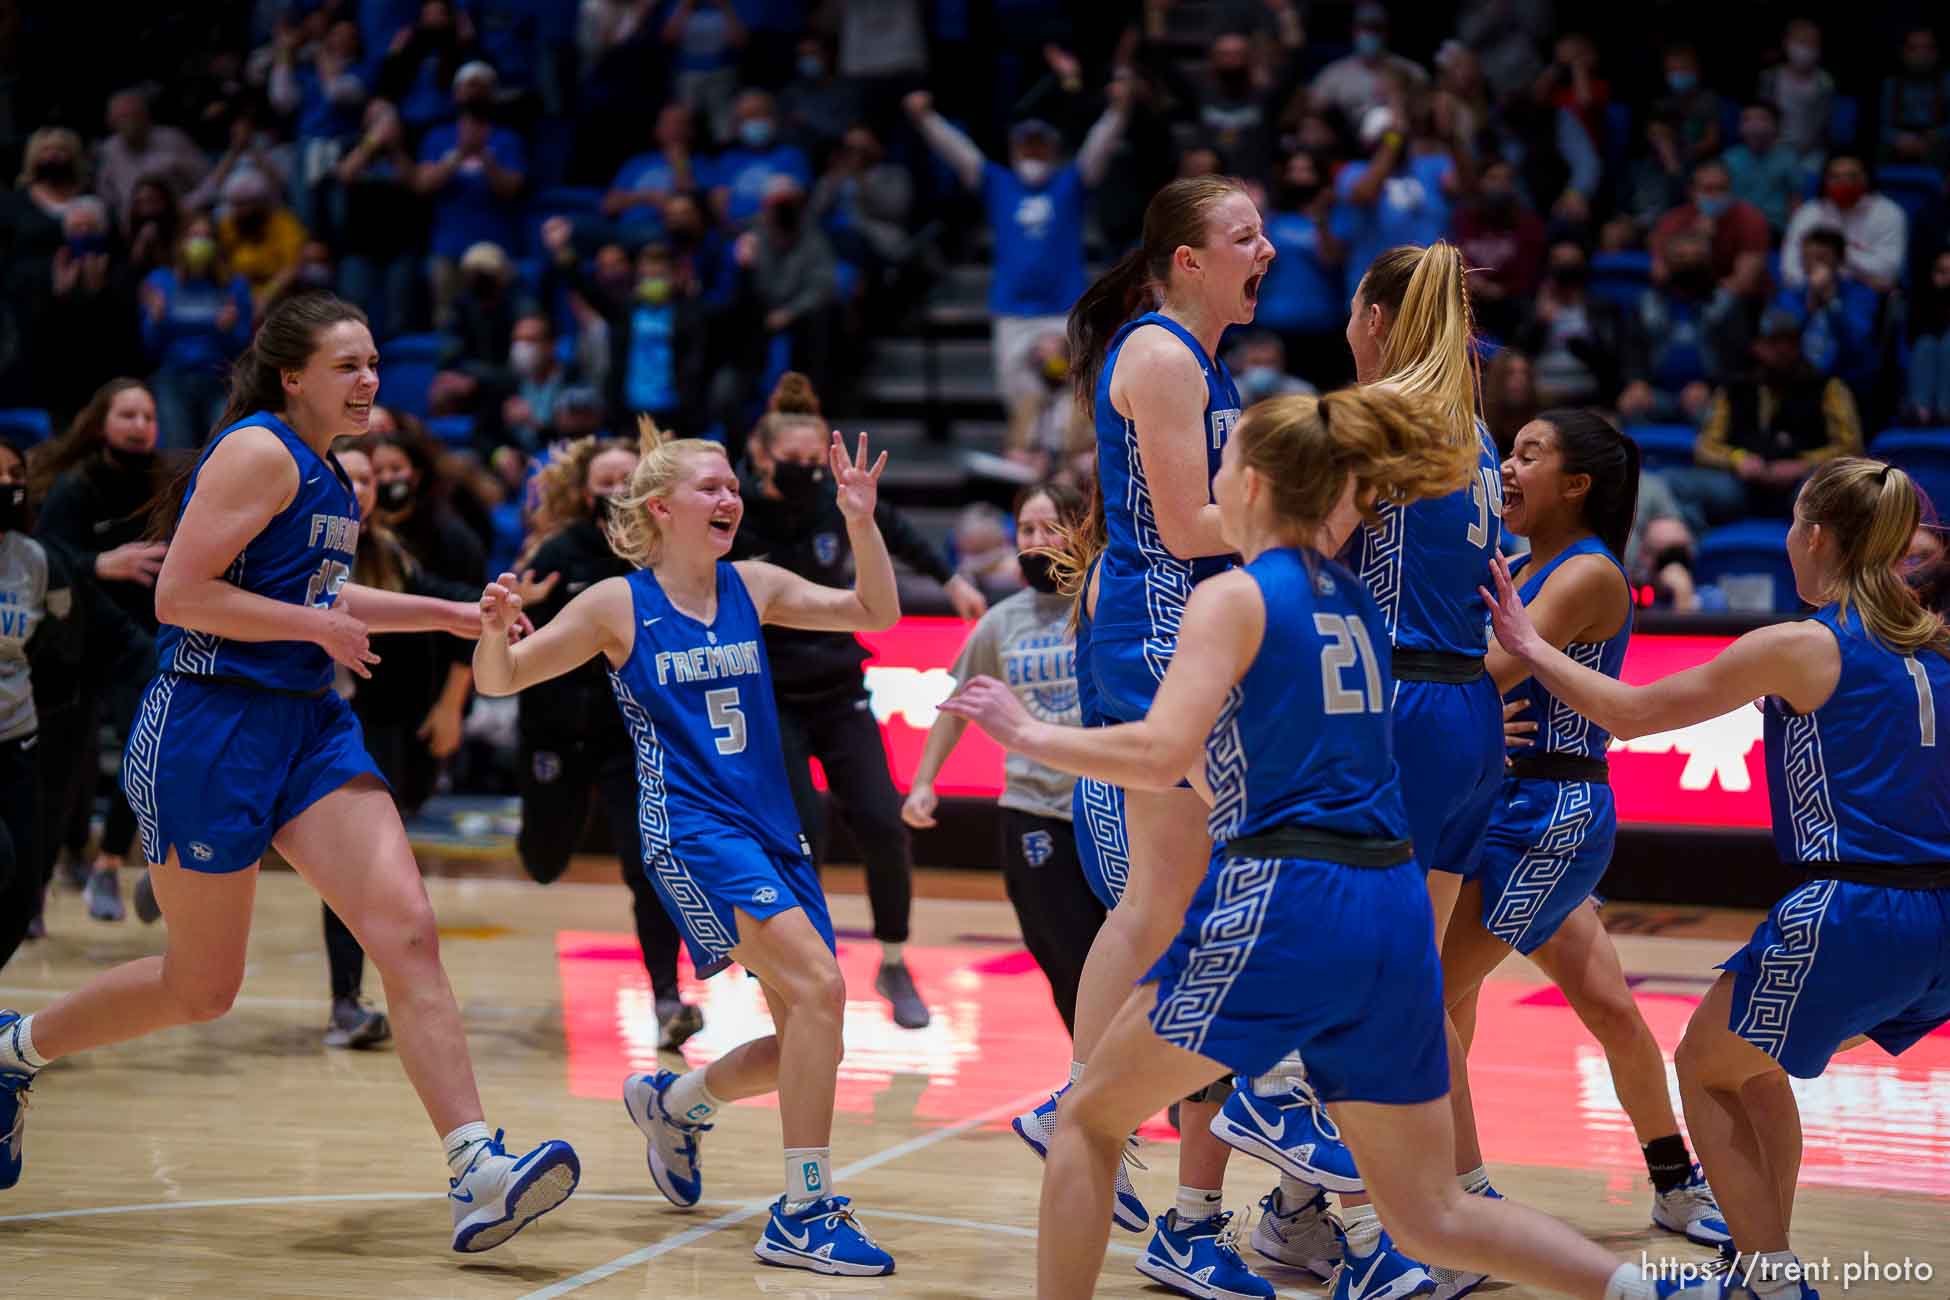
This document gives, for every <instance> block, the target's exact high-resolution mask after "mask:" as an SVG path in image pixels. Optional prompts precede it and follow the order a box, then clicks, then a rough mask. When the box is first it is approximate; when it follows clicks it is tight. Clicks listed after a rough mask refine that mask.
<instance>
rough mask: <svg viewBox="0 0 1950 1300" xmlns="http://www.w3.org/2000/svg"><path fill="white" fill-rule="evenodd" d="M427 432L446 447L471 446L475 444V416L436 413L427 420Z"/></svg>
mask: <svg viewBox="0 0 1950 1300" xmlns="http://www.w3.org/2000/svg"><path fill="white" fill-rule="evenodd" d="M427 433H428V434H429V435H430V436H431V437H432V438H433V440H434V441H435V442H437V443H440V444H441V445H442V446H445V447H471V446H473V445H474V417H473V416H471V415H436V416H434V417H433V418H432V419H430V420H428V421H427Z"/></svg>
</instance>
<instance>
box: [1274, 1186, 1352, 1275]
mask: <svg viewBox="0 0 1950 1300" xmlns="http://www.w3.org/2000/svg"><path fill="white" fill-rule="evenodd" d="M1259 1209H1260V1215H1259V1222H1258V1223H1256V1224H1254V1225H1253V1249H1254V1250H1256V1251H1258V1252H1259V1253H1260V1254H1262V1255H1264V1256H1266V1258H1268V1259H1270V1260H1272V1261H1273V1262H1274V1263H1276V1264H1285V1265H1286V1266H1287V1267H1288V1268H1300V1269H1305V1270H1306V1271H1307V1272H1309V1273H1312V1274H1313V1275H1314V1276H1315V1277H1317V1278H1319V1279H1320V1280H1321V1281H1323V1282H1325V1281H1328V1280H1330V1279H1331V1278H1332V1277H1333V1276H1334V1270H1335V1269H1336V1268H1339V1267H1340V1263H1341V1249H1342V1237H1341V1221H1340V1220H1339V1219H1337V1218H1335V1217H1334V1215H1333V1213H1332V1212H1331V1211H1329V1210H1328V1208H1327V1193H1326V1192H1315V1193H1314V1197H1313V1199H1312V1200H1310V1201H1307V1202H1306V1203H1304V1204H1302V1205H1296V1206H1292V1207H1288V1206H1287V1205H1286V1203H1285V1197H1284V1195H1283V1194H1282V1193H1281V1191H1280V1189H1279V1188H1277V1187H1275V1188H1274V1189H1273V1190H1272V1191H1270V1192H1268V1193H1267V1194H1266V1195H1264V1196H1262V1197H1260V1198H1259Z"/></svg>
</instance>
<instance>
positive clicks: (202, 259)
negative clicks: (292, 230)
mask: <svg viewBox="0 0 1950 1300" xmlns="http://www.w3.org/2000/svg"><path fill="white" fill-rule="evenodd" d="M141 301H142V343H143V347H144V349H145V350H146V351H147V352H148V355H149V363H150V364H151V365H152V366H154V367H155V370H154V372H153V373H152V374H151V376H150V382H151V383H153V384H154V385H155V389H156V404H157V406H158V407H159V408H160V409H161V412H162V430H163V445H164V446H167V447H194V446H197V445H199V444H200V443H201V442H202V440H203V437H204V435H205V434H207V433H209V432H210V430H211V428H212V427H213V426H214V423H215V421H216V418H217V416H218V414H220V413H221V412H222V410H223V406H224V400H225V397H226V385H225V375H226V373H227V372H228V369H229V366H230V363H231V361H233V360H234V359H235V358H236V357H238V356H239V355H241V354H242V352H243V350H244V349H245V348H246V347H247V346H249V344H250V337H251V294H250V284H249V283H248V282H247V281H246V280H245V279H244V277H243V276H241V275H238V274H236V273H235V272H233V271H232V270H231V269H230V264H229V260H228V259H227V258H226V257H225V256H224V252H223V246H222V245H221V244H220V243H219V242H218V241H217V234H216V227H215V225H214V224H213V223H212V222H211V221H210V219H209V218H208V217H195V218H192V219H191V221H190V222H189V223H188V224H187V225H186V226H184V227H183V238H182V239H181V241H179V243H178V244H177V246H176V260H175V262H174V263H173V264H172V265H170V266H164V267H158V268H157V269H156V270H154V271H151V272H150V273H149V274H148V275H147V276H145V277H143V280H142V290H141Z"/></svg>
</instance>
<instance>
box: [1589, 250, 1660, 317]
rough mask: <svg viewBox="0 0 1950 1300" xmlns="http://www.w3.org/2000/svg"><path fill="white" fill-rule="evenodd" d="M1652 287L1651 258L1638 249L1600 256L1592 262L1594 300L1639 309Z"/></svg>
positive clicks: (1650, 255) (1592, 293) (1600, 254)
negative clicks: (1641, 299) (1647, 291)
mask: <svg viewBox="0 0 1950 1300" xmlns="http://www.w3.org/2000/svg"><path fill="white" fill-rule="evenodd" d="M1651 287H1652V254H1650V253H1644V252H1640V251H1638V250H1637V249H1627V250H1624V251H1622V252H1617V253H1599V254H1598V255H1597V256H1596V257H1593V258H1592V259H1591V296H1592V297H1594V298H1600V299H1603V300H1604V301H1606V302H1615V303H1617V304H1618V305H1619V306H1621V307H1627V308H1630V307H1636V306H1638V301H1639V299H1640V298H1641V297H1642V296H1643V295H1644V294H1645V291H1646V290H1647V289H1649V288H1651Z"/></svg>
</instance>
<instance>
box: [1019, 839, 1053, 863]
mask: <svg viewBox="0 0 1950 1300" xmlns="http://www.w3.org/2000/svg"><path fill="white" fill-rule="evenodd" d="M1054 852H1056V841H1055V840H1053V839H1051V838H1050V833H1049V832H1048V831H1030V832H1029V833H1028V834H1026V835H1024V836H1023V837H1022V858H1023V861H1025V862H1027V863H1028V864H1029V865H1030V866H1032V867H1040V866H1042V865H1043V864H1044V863H1045V862H1048V861H1049V859H1050V854H1052V853H1054Z"/></svg>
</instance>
